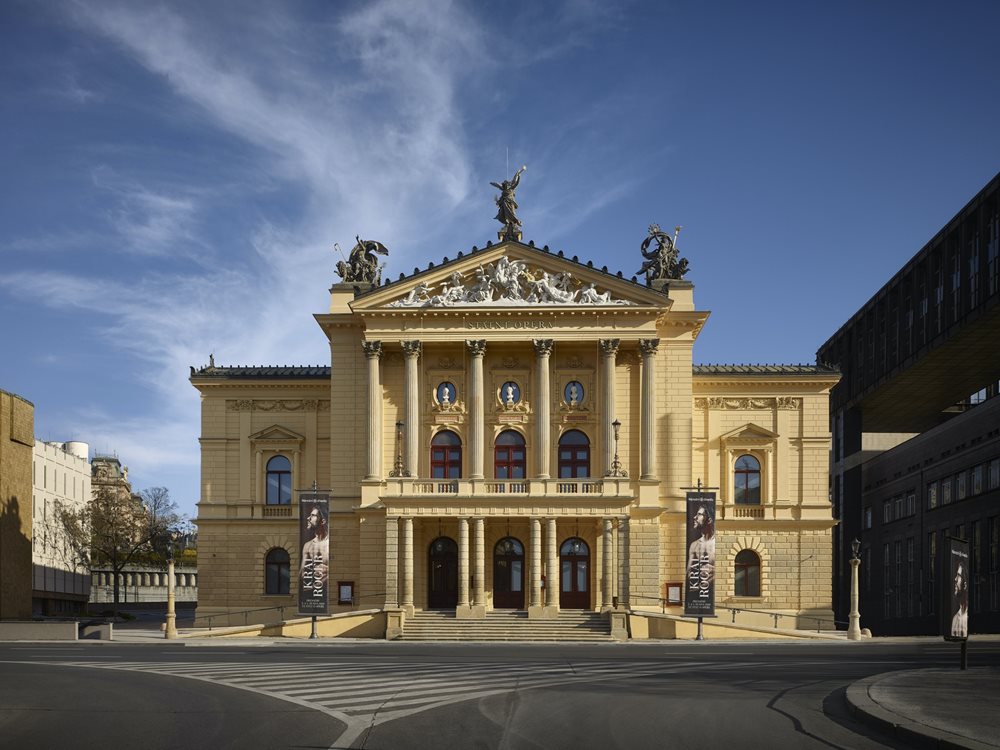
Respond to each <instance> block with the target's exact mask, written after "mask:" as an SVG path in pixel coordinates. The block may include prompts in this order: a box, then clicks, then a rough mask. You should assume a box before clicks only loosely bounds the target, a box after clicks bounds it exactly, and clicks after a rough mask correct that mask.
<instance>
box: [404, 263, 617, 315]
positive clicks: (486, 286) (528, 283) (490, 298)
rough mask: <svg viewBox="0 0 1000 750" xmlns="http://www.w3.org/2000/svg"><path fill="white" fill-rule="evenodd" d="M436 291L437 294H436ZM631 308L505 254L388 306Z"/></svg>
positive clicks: (607, 294)
mask: <svg viewBox="0 0 1000 750" xmlns="http://www.w3.org/2000/svg"><path fill="white" fill-rule="evenodd" d="M435 290H437V291H438V293H437V294H434V293H433V292H434V291H435ZM523 304H530V305H569V304H575V305H631V304H633V303H632V302H630V301H628V300H623V299H612V297H611V292H608V291H605V292H598V291H597V288H596V285H595V284H593V283H590V284H586V285H584V284H583V282H581V281H579V280H577V279H575V278H573V274H571V273H568V272H560V273H554V274H550V273H549V272H548V271H543V270H541V269H534V270H528V267H527V264H526V263H525V262H524V261H521V260H511V259H510V258H508V257H507V256H506V255H504V256H503V257H501V258H499V259H498V260H497V262H496V263H495V264H494V263H489V264H488V265H486V267H483V265H482V264H480V265H479V268H477V269H476V270H475V271H473V272H472V275H470V276H464V275H463V274H461V273H459V272H458V271H455V272H454V273H453V274H452V275H451V278H450V279H448V281H445V282H444V283H443V284H441V286H440V289H438V288H437V287H436V286H435V285H428V284H424V283H421V284H417V286H415V287H414V288H413V289H411V290H410V293H409V294H407V295H406V296H405V297H403V298H402V299H399V300H396V301H395V302H392V303H390V304H389V307H468V306H474V305H491V306H497V305H499V306H513V305H523Z"/></svg>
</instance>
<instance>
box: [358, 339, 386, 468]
mask: <svg viewBox="0 0 1000 750" xmlns="http://www.w3.org/2000/svg"><path fill="white" fill-rule="evenodd" d="M361 346H362V348H363V349H364V350H365V356H366V357H367V358H368V471H367V473H366V474H365V479H381V478H382V380H381V377H380V376H379V367H378V361H379V357H381V356H382V342H381V341H362V342H361Z"/></svg>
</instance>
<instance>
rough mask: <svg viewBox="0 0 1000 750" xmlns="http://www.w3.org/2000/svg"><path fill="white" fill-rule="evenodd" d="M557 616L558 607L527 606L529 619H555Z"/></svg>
mask: <svg viewBox="0 0 1000 750" xmlns="http://www.w3.org/2000/svg"><path fill="white" fill-rule="evenodd" d="M558 618H559V607H552V606H545V607H528V619H529V620H557V619H558Z"/></svg>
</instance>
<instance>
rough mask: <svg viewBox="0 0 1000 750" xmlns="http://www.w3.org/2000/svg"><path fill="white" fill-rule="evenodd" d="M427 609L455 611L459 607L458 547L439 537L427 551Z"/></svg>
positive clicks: (452, 541) (446, 538)
mask: <svg viewBox="0 0 1000 750" xmlns="http://www.w3.org/2000/svg"><path fill="white" fill-rule="evenodd" d="M427 579H428V580H427V608H428V609H454V608H455V607H456V606H457V605H458V545H457V544H455V540H454V539H449V538H448V537H446V536H439V537H438V538H437V539H435V540H434V541H433V542H431V546H430V548H429V549H428V551H427Z"/></svg>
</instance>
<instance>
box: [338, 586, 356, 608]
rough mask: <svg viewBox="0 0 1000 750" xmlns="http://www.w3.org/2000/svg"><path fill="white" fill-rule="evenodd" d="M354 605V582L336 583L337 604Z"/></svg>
mask: <svg viewBox="0 0 1000 750" xmlns="http://www.w3.org/2000/svg"><path fill="white" fill-rule="evenodd" d="M353 603H354V581H337V604H353Z"/></svg>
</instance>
